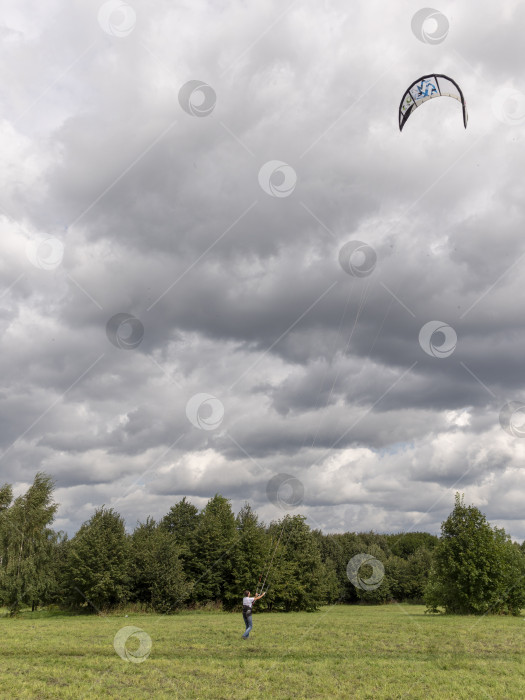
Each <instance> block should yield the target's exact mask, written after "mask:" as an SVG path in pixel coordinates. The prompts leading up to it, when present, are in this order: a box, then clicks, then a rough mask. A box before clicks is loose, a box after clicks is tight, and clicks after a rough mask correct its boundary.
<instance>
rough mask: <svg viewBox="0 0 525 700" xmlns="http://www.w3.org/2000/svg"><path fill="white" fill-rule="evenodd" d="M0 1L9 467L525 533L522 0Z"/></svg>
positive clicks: (141, 512)
mask: <svg viewBox="0 0 525 700" xmlns="http://www.w3.org/2000/svg"><path fill="white" fill-rule="evenodd" d="M4 5H5V8H6V9H5V11H4V12H3V13H2V15H3V16H2V20H1V27H0V28H1V37H2V42H3V50H2V52H1V58H0V61H1V68H2V75H3V80H2V87H1V90H0V109H1V114H0V120H1V121H0V140H1V151H2V167H1V168H0V177H1V183H0V184H1V187H0V207H1V209H0V227H1V230H0V233H1V241H2V255H1V258H0V270H1V279H0V285H1V291H0V296H1V303H0V323H1V330H2V351H1V354H0V363H1V364H0V371H1V374H2V377H3V378H4V383H3V389H2V416H1V421H0V439H1V447H2V456H1V460H0V482H8V483H11V484H13V485H14V487H15V492H16V494H19V493H22V492H24V491H25V490H26V489H27V487H28V486H29V484H30V483H31V482H32V480H33V477H34V475H35V473H36V472H37V471H39V470H41V471H45V472H46V473H48V474H50V475H51V476H52V477H53V478H54V479H55V481H56V486H57V489H56V492H55V498H56V500H57V501H58V502H59V503H60V509H59V512H58V518H57V521H56V523H55V527H56V528H57V529H63V530H65V531H67V532H69V533H70V534H72V533H74V532H75V531H76V529H77V528H78V526H79V525H80V524H81V523H82V522H83V521H85V520H87V519H88V518H89V517H91V515H92V514H93V512H94V509H95V508H97V507H100V506H101V505H103V504H105V505H106V506H108V507H109V506H111V507H114V508H115V509H116V510H117V511H119V512H120V513H121V514H122V515H123V516H124V518H125V520H126V523H127V526H128V528H129V529H132V528H133V527H134V526H135V524H136V523H137V521H138V520H144V519H145V518H146V517H147V516H148V515H151V516H153V517H155V518H160V517H162V516H163V515H164V514H165V513H166V512H167V511H168V509H169V508H170V506H171V505H173V503H175V502H176V501H177V500H180V498H182V497H183V496H187V497H188V498H189V499H190V500H191V501H192V502H193V503H194V504H195V505H197V506H198V507H199V508H200V507H202V506H204V505H205V503H206V501H207V500H208V498H210V497H211V496H213V495H214V494H215V493H216V492H219V493H221V494H223V495H224V496H226V497H227V498H230V499H231V501H232V506H233V508H234V510H235V512H237V511H238V510H239V508H240V507H241V506H242V504H243V502H244V501H249V502H250V503H251V504H252V505H253V506H254V508H255V509H256V510H257V512H258V513H259V514H260V515H261V517H262V518H263V519H264V520H265V521H266V522H269V521H270V520H271V519H274V518H278V517H281V516H282V515H283V514H284V513H285V512H301V513H303V514H305V515H306V516H307V517H308V523H309V524H310V525H311V526H312V527H316V528H321V529H323V531H325V532H342V531H346V530H352V531H355V530H357V531H363V530H369V529H374V530H376V531H378V532H394V531H396V532H397V531H401V530H405V531H409V530H426V531H430V532H434V533H438V532H439V526H440V523H441V521H442V520H443V519H444V518H445V517H446V516H447V515H448V513H449V512H450V511H451V509H452V507H453V497H454V492H455V491H461V492H464V493H465V498H466V500H467V502H469V503H473V504H475V505H477V506H478V507H480V508H481V510H482V511H483V512H484V513H485V514H486V515H487V517H488V518H489V520H490V521H491V522H492V523H493V524H497V525H499V526H502V527H505V529H506V530H507V531H508V532H509V533H510V534H511V535H512V537H513V538H515V539H518V540H520V541H521V540H522V539H523V538H525V515H524V510H523V503H524V501H525V478H524V472H523V460H524V458H525V440H524V437H523V436H525V431H523V429H522V425H523V424H524V422H525V415H524V414H523V413H521V412H520V409H521V407H522V405H525V404H522V403H521V402H525V315H524V311H523V297H524V291H523V283H522V279H523V276H524V275H525V243H524V240H525V237H524V231H525V227H524V219H525V216H524V214H525V199H524V196H523V190H524V178H523V174H524V172H525V167H524V166H525V159H524V157H523V149H524V147H525V142H524V136H525V77H524V75H525V74H524V72H523V65H524V60H523V59H524V57H525V45H524V43H523V39H522V37H523V31H524V29H525V7H524V5H523V3H520V2H518V1H517V0H516V1H515V2H514V1H512V0H504V1H503V2H501V3H493V2H488V1H487V0H483V1H482V2H474V0H470V1H468V2H462V3H461V4H459V3H454V2H448V1H444V2H439V4H437V5H436V6H435V7H433V8H427V9H426V10H425V5H424V4H422V3H421V2H416V1H413V0H404V1H403V2H401V3H391V2H386V0H383V1H382V2H380V1H378V0H367V1H366V2H365V1H364V0H362V1H361V2H351V3H349V2H347V1H346V0H324V2H323V1H322V0H297V1H296V2H289V1H288V2H279V1H278V0H266V1H265V2H262V3H247V2H241V1H240V0H239V1H237V2H230V1H229V0H213V1H212V0H208V1H205V0H186V2H177V3H173V2H171V1H169V0H163V1H162V0H161V1H159V2H155V3H151V2H146V0H133V1H130V2H129V4H128V3H126V2H124V1H121V0H110V1H109V2H105V3H99V2H98V1H95V2H94V1H93V0H89V1H88V0H60V1H57V0H47V1H46V3H41V2H36V0H35V1H33V0H6V1H5V3H4ZM420 11H421V12H420ZM434 72H437V73H443V74H446V75H448V76H450V77H451V78H453V79H454V80H455V81H456V82H457V83H458V84H459V85H460V87H461V89H462V91H463V94H464V96H465V100H466V102H467V106H468V114H469V122H468V126H467V128H466V129H465V128H464V126H463V119H462V112H461V105H460V103H459V102H458V101H456V100H452V99H450V98H448V97H447V98H445V97H443V98H438V99H435V100H431V101H429V102H427V103H425V104H423V105H421V107H419V108H418V109H417V110H416V111H415V112H414V113H413V114H412V115H411V116H410V118H409V120H408V122H407V124H406V125H405V127H404V129H403V132H401V133H400V131H399V127H398V108H399V104H400V100H401V97H402V96H403V93H404V91H405V89H406V88H407V87H408V86H409V85H410V84H411V83H412V82H413V81H414V80H416V79H417V78H419V77H420V76H422V75H427V74H431V73H434ZM279 475H285V476H279Z"/></svg>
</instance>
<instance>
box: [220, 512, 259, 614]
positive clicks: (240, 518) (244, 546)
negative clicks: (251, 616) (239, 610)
mask: <svg viewBox="0 0 525 700" xmlns="http://www.w3.org/2000/svg"><path fill="white" fill-rule="evenodd" d="M235 530H236V531H235V538H234V545H233V548H232V577H231V582H230V585H228V586H227V587H226V588H225V591H224V601H223V602H224V605H225V607H226V608H227V609H229V610H231V609H233V608H234V607H237V606H238V605H240V602H241V598H242V593H243V591H244V590H245V589H249V590H250V591H251V592H252V593H254V592H255V589H256V587H257V585H258V581H259V577H260V576H261V574H262V571H263V566H264V563H265V561H266V559H267V556H268V552H269V544H270V542H269V538H268V536H267V535H266V528H265V526H264V524H263V523H260V522H259V519H258V517H257V514H256V513H255V511H254V510H253V509H252V507H251V506H250V505H249V504H248V503H245V504H244V506H243V507H242V508H241V510H240V511H239V513H238V514H237V517H236V518H235Z"/></svg>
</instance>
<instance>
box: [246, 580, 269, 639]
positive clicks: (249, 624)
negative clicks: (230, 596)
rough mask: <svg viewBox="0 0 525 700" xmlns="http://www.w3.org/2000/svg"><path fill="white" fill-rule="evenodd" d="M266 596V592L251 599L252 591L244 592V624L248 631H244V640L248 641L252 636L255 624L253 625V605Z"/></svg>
mask: <svg viewBox="0 0 525 700" xmlns="http://www.w3.org/2000/svg"><path fill="white" fill-rule="evenodd" d="M265 595H266V591H264V593H261V595H256V596H254V597H253V598H251V597H250V591H248V590H246V591H244V598H243V599H242V619H243V620H244V624H245V625H246V629H245V630H244V634H243V635H242V638H243V639H248V637H249V636H250V632H251V631H252V628H253V624H252V605H253V604H254V603H256V602H257V601H258V600H260V598H262V597H263V596H265Z"/></svg>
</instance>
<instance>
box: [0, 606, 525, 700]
mask: <svg viewBox="0 0 525 700" xmlns="http://www.w3.org/2000/svg"><path fill="white" fill-rule="evenodd" d="M130 625H133V626H136V627H140V628H141V629H142V630H144V632H145V633H147V635H149V637H150V638H151V644H152V646H151V652H150V654H149V656H147V658H145V660H144V661H143V662H141V663H137V662H128V661H125V660H123V659H122V658H121V657H120V656H119V655H118V654H117V653H116V651H115V649H114V646H113V640H114V637H115V634H116V633H117V632H118V631H119V630H120V629H121V628H122V627H124V626H130ZM243 628H244V625H243V622H242V617H241V615H240V614H231V613H230V614H228V613H219V612H193V613H191V612H188V613H181V614H179V615H174V616H169V617H159V616H157V615H139V614H136V615H134V614H130V615H129V617H127V618H126V617H124V615H118V616H117V615H109V616H107V617H102V616H93V617H91V616H67V615H58V614H56V615H50V614H48V613H45V612H37V613H30V612H27V613H23V614H22V615H21V616H20V617H19V618H17V619H8V618H6V617H2V618H0V650H1V672H0V678H1V683H0V697H1V698H9V699H10V700H11V699H12V698H75V699H77V698H82V699H83V700H95V698H96V699H98V698H102V697H105V698H119V699H120V698H124V699H126V698H133V699H134V700H136V699H137V698H143V697H148V698H152V699H153V698H214V699H220V698H254V697H255V698H332V697H334V698H374V699H377V698H424V699H425V700H427V699H429V698H469V700H473V699H474V698H494V699H500V698H501V699H503V698H505V700H507V699H512V698H516V699H518V698H519V700H523V698H525V658H524V651H525V646H524V642H525V622H524V618H522V617H519V618H512V617H483V618H477V617H446V616H429V615H425V614H424V608H423V607H421V606H408V605H407V606H405V605H389V606H380V607H364V606H334V607H331V608H323V610H322V611H320V612H318V613H289V614H284V613H282V614H281V613H273V614H265V613H259V614H255V615H254V631H253V632H252V636H251V637H250V639H249V640H248V641H243V640H242V639H241V633H242V632H243ZM138 646H139V641H138V639H137V638H136V637H135V638H133V637H132V638H130V639H129V640H128V643H127V646H126V649H127V650H128V652H129V653H131V654H132V653H133V652H135V653H137V650H138Z"/></svg>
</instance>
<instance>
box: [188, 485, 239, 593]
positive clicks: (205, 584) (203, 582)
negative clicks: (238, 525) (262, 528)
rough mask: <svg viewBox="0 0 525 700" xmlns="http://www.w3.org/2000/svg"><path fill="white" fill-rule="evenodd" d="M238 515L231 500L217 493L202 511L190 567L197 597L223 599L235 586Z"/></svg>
mask: <svg viewBox="0 0 525 700" xmlns="http://www.w3.org/2000/svg"><path fill="white" fill-rule="evenodd" d="M235 541H236V529H235V516H234V514H233V512H232V509H231V504H230V501H229V500H228V499H227V498H224V496H221V495H219V494H215V496H214V497H213V498H210V500H209V501H208V503H207V504H206V507H205V508H204V510H203V511H202V513H200V516H199V521H198V527H197V531H196V533H195V545H194V550H193V552H192V553H191V557H192V558H191V561H190V567H191V569H192V570H194V571H195V580H194V589H193V590H194V599H195V600H197V601H198V602H207V601H222V600H224V599H225V594H226V592H227V591H230V590H231V589H232V585H233V583H234V581H233V548H234V544H235Z"/></svg>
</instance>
